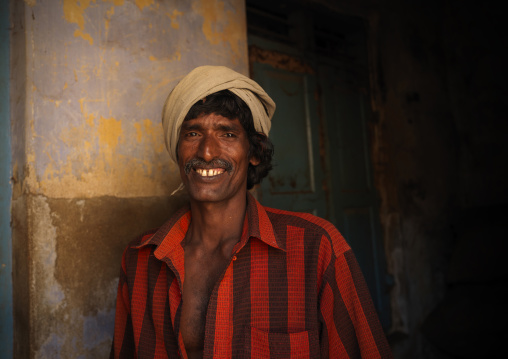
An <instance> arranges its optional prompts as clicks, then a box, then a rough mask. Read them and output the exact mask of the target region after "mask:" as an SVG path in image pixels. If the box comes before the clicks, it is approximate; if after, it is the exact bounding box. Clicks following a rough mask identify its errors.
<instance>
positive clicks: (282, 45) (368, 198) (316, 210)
mask: <svg viewBox="0 0 508 359" xmlns="http://www.w3.org/2000/svg"><path fill="white" fill-rule="evenodd" d="M262 15H263V14H262V13H261V12H260V11H259V9H258V8H257V9H256V16H257V18H259V17H260V16H262ZM279 15H280V14H279ZM272 17H273V16H272ZM300 19H301V18H300ZM324 20H325V19H324V18H323V21H324ZM248 21H249V17H248ZM353 23H354V21H353ZM333 25H334V24H331V25H330V26H332V27H333ZM320 26H321V27H323V24H322V23H321V24H320ZM257 28H260V26H258V27H257ZM362 28H363V23H356V25H353V26H352V27H350V28H349V30H348V28H347V27H346V28H344V29H341V31H342V32H343V33H344V32H345V33H346V35H344V36H345V38H344V43H347V44H348V46H349V47H348V49H347V50H344V51H349V53H348V54H345V55H347V56H342V57H337V56H336V57H333V58H330V56H326V54H323V52H320V51H318V50H319V47H318V46H317V45H316V48H317V50H315V51H311V52H309V51H302V50H301V47H302V46H300V48H299V47H298V46H297V44H296V45H293V46H292V45H291V43H290V41H285V42H284V41H274V40H273V39H270V38H269V36H266V33H262V34H261V35H262V36H259V34H250V35H249V58H250V69H251V76H252V78H253V79H254V80H256V81H257V82H258V83H259V84H260V85H261V86H262V87H263V88H264V89H265V90H266V91H267V92H268V94H269V95H270V96H271V97H272V98H273V99H274V101H275V103H276V104H277V110H276V112H275V116H274V118H273V121H272V129H271V132H270V138H271V139H272V141H273V143H274V146H275V156H274V164H275V166H274V169H273V170H272V171H271V172H270V174H269V176H268V178H267V179H265V180H264V181H263V182H262V184H261V188H260V189H259V190H258V194H259V198H260V200H261V203H263V205H265V206H269V207H275V208H281V209H286V210H292V211H302V212H309V213H313V214H315V215H317V216H320V217H323V218H326V219H328V220H329V221H331V222H332V223H334V224H335V226H336V227H337V228H338V229H339V231H340V232H341V233H342V234H343V235H344V237H345V238H346V240H347V241H348V243H349V244H350V245H351V247H352V248H353V250H354V252H355V255H356V257H357V259H358V262H359V264H360V267H361V268H362V271H363V273H364V276H365V279H366V282H367V285H368V287H369V289H370V292H371V295H372V299H373V301H374V304H375V306H376V309H377V311H378V313H379V317H380V320H381V322H382V324H383V326H384V328H385V329H387V328H388V327H389V323H390V309H389V295H388V291H389V277H388V276H387V275H386V269H385V268H386V265H385V259H384V252H383V246H382V237H381V228H380V223H379V213H378V199H377V194H376V190H375V188H374V186H373V177H372V163H371V159H370V149H369V139H368V132H367V123H368V119H369V116H370V99H369V92H368V68H367V64H366V56H365V55H366V51H365V48H366V41H365V36H364V35H363V34H364V32H363V31H362ZM347 31H349V34H350V36H347ZM305 38H306V39H307V40H308V39H309V38H313V39H318V37H316V36H306V37H305ZM317 41H318V40H316V42H317ZM325 45H326V43H325ZM332 45H333V46H334V45H335V43H333V44H332ZM332 50H333V49H332Z"/></svg>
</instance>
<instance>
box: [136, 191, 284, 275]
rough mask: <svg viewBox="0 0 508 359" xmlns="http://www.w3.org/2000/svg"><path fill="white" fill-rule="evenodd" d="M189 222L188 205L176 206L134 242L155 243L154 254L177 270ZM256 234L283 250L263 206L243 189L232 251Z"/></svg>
mask: <svg viewBox="0 0 508 359" xmlns="http://www.w3.org/2000/svg"><path fill="white" fill-rule="evenodd" d="M190 222H191V212H190V207H189V205H186V206H184V207H183V208H181V209H180V210H178V211H177V212H176V213H175V214H174V215H173V216H172V217H171V219H170V220H168V221H167V222H166V223H164V225H162V226H161V227H160V228H159V229H158V230H157V232H155V234H154V235H153V236H151V237H150V238H148V239H147V240H145V241H144V242H142V243H140V244H139V245H136V246H134V248H138V249H139V248H142V247H145V246H148V245H155V246H156V248H155V251H154V255H155V257H156V258H157V259H159V260H164V259H169V260H171V262H172V263H173V265H174V266H175V267H180V266H181V267H182V268H176V269H177V270H179V271H180V269H183V256H184V252H183V245H182V242H183V240H184V239H185V235H186V233H187V230H188V228H189V224H190ZM251 238H257V239H259V240H261V241H263V242H265V243H266V244H268V245H269V246H271V247H274V248H277V249H280V250H283V251H286V246H285V241H281V240H277V237H276V236H275V232H274V229H273V226H272V222H271V221H270V218H269V217H268V214H267V212H266V210H265V208H264V207H263V206H262V205H261V204H260V203H259V202H258V201H257V200H256V199H255V198H254V197H253V196H252V195H251V194H250V193H247V208H246V213H245V220H244V224H243V230H242V236H241V238H240V241H239V242H238V243H237V244H236V245H235V247H234V249H233V251H234V252H237V251H239V250H240V249H241V248H242V247H243V246H244V245H245V244H246V243H247V241H248V240H250V239H251Z"/></svg>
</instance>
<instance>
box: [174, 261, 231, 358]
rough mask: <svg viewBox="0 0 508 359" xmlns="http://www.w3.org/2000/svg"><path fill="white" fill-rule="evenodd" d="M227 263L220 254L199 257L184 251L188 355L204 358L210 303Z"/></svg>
mask: <svg viewBox="0 0 508 359" xmlns="http://www.w3.org/2000/svg"><path fill="white" fill-rule="evenodd" d="M228 263H229V258H225V257H224V256H222V255H221V254H218V255H207V256H201V257H199V258H197V257H196V256H194V255H193V253H192V251H189V253H187V252H186V253H185V282H184V285H183V292H182V314H181V319H180V332H181V334H182V339H183V342H184V344H185V349H186V352H187V354H188V356H189V358H193V357H195V358H200V357H202V352H203V347H204V341H205V326H206V314H207V308H208V302H209V300H210V296H211V294H212V291H213V289H214V287H215V285H216V283H217V281H218V280H219V279H220V277H221V275H222V273H223V272H224V270H225V269H226V266H227V265H228Z"/></svg>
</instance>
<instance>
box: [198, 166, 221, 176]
mask: <svg viewBox="0 0 508 359" xmlns="http://www.w3.org/2000/svg"><path fill="white" fill-rule="evenodd" d="M194 170H195V171H196V173H197V174H199V175H200V176H202V177H211V176H217V175H220V174H222V173H224V171H225V169H224V168H210V169H206V168H196V169H194Z"/></svg>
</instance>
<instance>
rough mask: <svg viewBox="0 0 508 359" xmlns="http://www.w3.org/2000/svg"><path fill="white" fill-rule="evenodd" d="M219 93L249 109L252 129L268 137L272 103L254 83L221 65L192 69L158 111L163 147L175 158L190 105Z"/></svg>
mask: <svg viewBox="0 0 508 359" xmlns="http://www.w3.org/2000/svg"><path fill="white" fill-rule="evenodd" d="M221 90H229V91H231V92H232V93H234V94H235V95H237V96H238V97H240V98H241V99H242V100H243V101H244V102H245V103H246V104H247V106H249V108H250V110H251V112H252V117H253V119H254V128H255V129H256V131H258V132H263V133H264V134H266V135H267V136H268V133H269V132H270V126H271V123H270V120H271V118H272V116H273V113H274V112H275V103H274V102H273V100H272V99H271V98H270V96H268V94H267V93H266V92H265V91H264V90H263V89H262V88H261V86H259V85H258V84H257V83H256V82H255V81H253V80H251V79H249V78H248V77H246V76H244V75H242V74H239V73H238V72H236V71H233V70H231V69H229V68H227V67H224V66H201V67H197V68H195V69H194V70H192V71H191V72H190V73H189V74H188V75H187V76H185V77H184V78H183V79H182V80H181V81H180V82H179V83H178V84H177V85H176V86H175V88H174V89H173V91H171V93H170V94H169V96H168V98H167V99H166V102H165V104H164V109H163V110H162V128H163V130H164V139H165V142H166V148H167V149H168V151H169V155H170V156H171V158H172V159H173V161H175V162H178V161H177V159H176V151H177V145H178V138H179V136H180V127H181V126H182V122H183V120H184V118H185V116H186V115H187V113H188V112H189V110H190V108H191V107H192V105H194V104H195V103H196V102H198V101H199V100H201V99H203V98H204V97H206V96H208V95H210V94H213V93H215V92H218V91H221Z"/></svg>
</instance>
